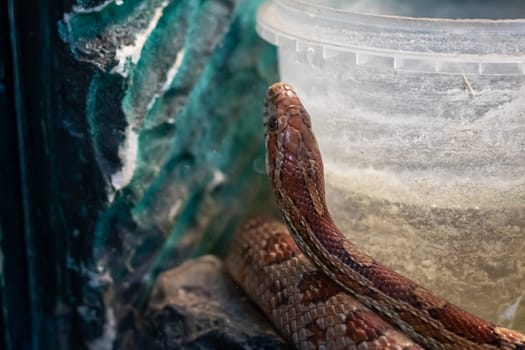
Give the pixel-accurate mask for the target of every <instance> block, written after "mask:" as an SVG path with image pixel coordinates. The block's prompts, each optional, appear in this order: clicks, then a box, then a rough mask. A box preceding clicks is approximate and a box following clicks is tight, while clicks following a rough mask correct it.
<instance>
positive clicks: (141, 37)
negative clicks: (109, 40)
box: [111, 1, 168, 77]
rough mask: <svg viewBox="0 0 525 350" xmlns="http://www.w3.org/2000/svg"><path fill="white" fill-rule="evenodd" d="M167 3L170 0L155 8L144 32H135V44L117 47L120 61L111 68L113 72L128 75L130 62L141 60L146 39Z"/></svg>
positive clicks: (117, 56)
mask: <svg viewBox="0 0 525 350" xmlns="http://www.w3.org/2000/svg"><path fill="white" fill-rule="evenodd" d="M167 5H168V2H167V1H163V2H162V3H161V4H160V6H159V7H157V8H156V9H155V12H154V14H153V16H152V18H151V20H150V23H149V25H148V27H147V28H146V29H144V30H143V31H142V32H140V33H136V34H135V42H134V43H133V44H131V45H125V46H120V47H119V48H118V49H117V51H116V52H115V59H116V60H117V61H118V64H117V65H116V66H115V67H114V68H113V69H112V70H111V72H112V73H118V74H120V75H122V76H124V77H126V76H127V75H128V73H129V69H128V68H127V65H128V64H130V63H131V64H136V63H137V62H138V61H139V59H140V55H141V53H142V48H143V47H144V44H145V43H146V40H147V39H148V37H149V35H150V34H151V32H152V31H153V29H155V27H156V26H157V23H158V22H159V19H160V18H161V17H162V11H163V10H164V8H165V7H166V6H167Z"/></svg>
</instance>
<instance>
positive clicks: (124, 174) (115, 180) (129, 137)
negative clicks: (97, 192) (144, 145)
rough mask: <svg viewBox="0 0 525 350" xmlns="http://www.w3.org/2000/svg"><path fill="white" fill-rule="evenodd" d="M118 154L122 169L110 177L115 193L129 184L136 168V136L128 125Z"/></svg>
mask: <svg viewBox="0 0 525 350" xmlns="http://www.w3.org/2000/svg"><path fill="white" fill-rule="evenodd" d="M118 154H119V157H120V160H121V162H122V167H121V168H120V170H119V171H117V172H116V173H114V174H113V175H112V176H111V183H112V185H113V188H114V189H115V190H117V191H118V190H120V189H122V188H123V187H125V186H126V185H127V184H128V183H129V181H130V180H131V177H132V176H133V173H134V172H135V168H136V166H137V154H138V134H137V133H136V131H135V130H133V127H131V126H129V125H128V127H127V128H126V132H125V138H124V142H123V143H122V144H121V145H120V147H119V151H118Z"/></svg>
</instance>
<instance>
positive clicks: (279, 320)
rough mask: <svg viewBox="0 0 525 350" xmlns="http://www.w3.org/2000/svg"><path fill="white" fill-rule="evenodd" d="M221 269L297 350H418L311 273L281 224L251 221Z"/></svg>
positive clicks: (315, 271) (326, 280)
mask: <svg viewBox="0 0 525 350" xmlns="http://www.w3.org/2000/svg"><path fill="white" fill-rule="evenodd" d="M225 264H226V267H227V269H228V271H229V272H230V274H231V275H232V277H233V278H234V280H235V281H236V282H237V283H238V284H240V285H241V286H242V287H243V289H244V290H245V292H246V293H247V294H248V295H249V296H250V298H251V299H252V300H254V301H255V302H256V303H257V304H258V305H259V307H260V308H261V309H262V310H263V311H264V312H265V313H266V315H267V317H268V318H269V319H270V320H271V321H272V322H273V324H274V325H275V326H276V328H277V329H278V330H280V331H281V333H282V334H283V335H284V336H286V337H287V338H288V339H289V340H290V341H291V342H293V344H294V345H295V346H296V347H297V348H298V349H300V350H308V349H319V348H325V349H332V350H342V349H369V350H372V349H384V350H422V348H421V347H420V346H419V345H417V344H415V343H414V342H413V341H412V340H410V339H409V338H408V337H406V336H405V335H404V334H403V333H401V332H399V331H397V330H396V329H394V328H393V327H392V326H391V325H390V324H388V323H387V322H385V321H384V320H383V319H382V318H381V317H379V316H377V315H376V314H375V313H373V312H372V311H371V310H370V309H368V308H366V307H365V306H363V304H361V303H360V302H358V301H357V300H356V299H355V298H353V297H352V296H351V295H349V294H348V293H345V292H344V291H343V290H342V289H341V288H340V287H339V286H338V285H337V284H335V283H334V282H333V281H332V280H331V279H329V278H328V277H327V276H326V275H325V274H323V273H322V272H320V271H319V270H318V269H316V268H315V267H314V265H312V263H311V262H310V261H309V260H308V259H307V258H306V257H305V256H304V254H302V253H301V251H300V250H299V248H298V247H297V245H296V244H295V242H294V240H293V239H292V237H291V236H290V233H289V231H288V228H287V227H286V225H284V224H283V223H282V222H279V221H276V220H268V219H260V218H254V219H250V220H249V221H247V222H246V223H244V224H243V225H242V226H241V228H240V229H239V231H238V232H237V234H236V235H235V237H234V239H233V241H232V244H231V246H230V249H229V251H228V255H227V257H226V260H225Z"/></svg>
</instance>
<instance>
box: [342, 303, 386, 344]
mask: <svg viewBox="0 0 525 350" xmlns="http://www.w3.org/2000/svg"><path fill="white" fill-rule="evenodd" d="M345 323H346V334H347V335H348V337H349V338H350V339H352V340H353V341H355V342H356V343H357V344H360V343H362V342H371V341H374V340H376V339H377V338H379V337H380V336H381V335H383V333H384V332H385V331H387V330H389V329H390V326H389V325H388V324H387V323H386V322H384V321H383V320H382V319H380V318H379V317H378V316H376V315H375V314H373V313H371V312H370V311H368V310H356V311H354V312H351V313H349V314H348V315H347V316H346V320H345Z"/></svg>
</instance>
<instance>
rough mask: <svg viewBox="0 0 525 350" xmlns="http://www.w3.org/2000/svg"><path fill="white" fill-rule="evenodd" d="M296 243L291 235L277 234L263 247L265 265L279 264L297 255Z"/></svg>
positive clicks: (269, 238)
mask: <svg viewBox="0 0 525 350" xmlns="http://www.w3.org/2000/svg"><path fill="white" fill-rule="evenodd" d="M294 248H295V242H294V241H293V238H292V237H290V235H287V234H284V233H280V232H276V233H274V234H273V235H271V236H270V237H268V239H267V240H266V244H265V246H264V247H263V250H264V253H265V254H264V258H263V259H264V263H265V265H267V266H269V265H273V264H279V263H282V262H283V261H286V260H288V259H291V258H293V257H294V256H295V255H297V250H296V249H294Z"/></svg>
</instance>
